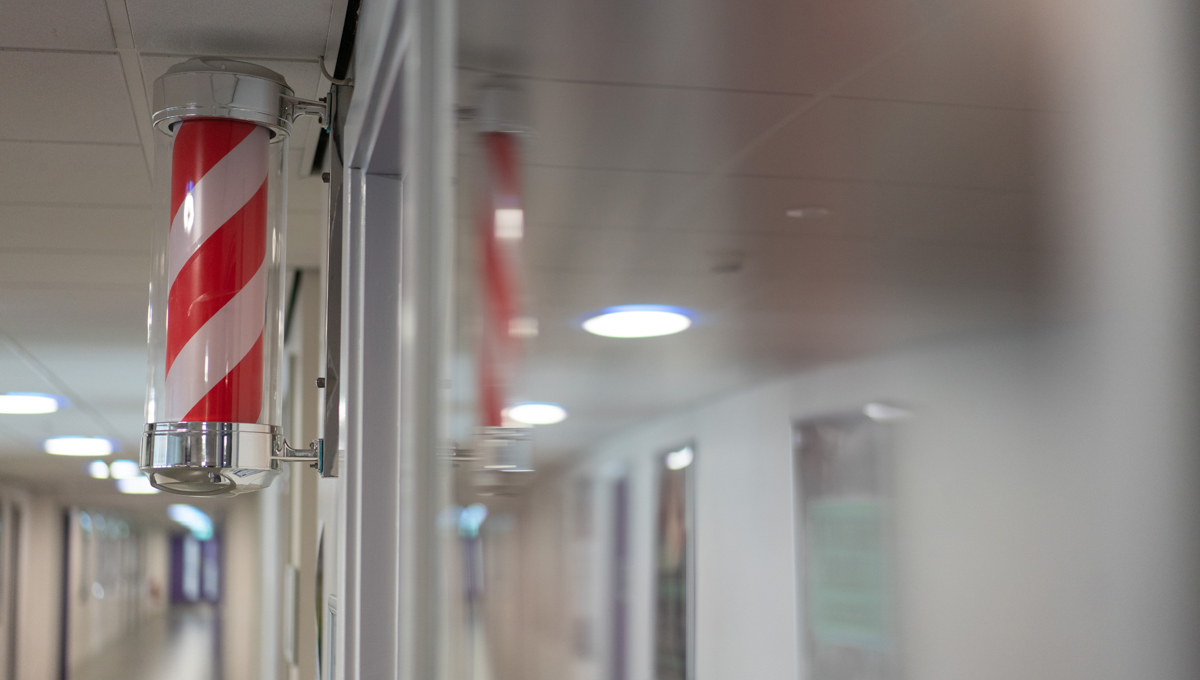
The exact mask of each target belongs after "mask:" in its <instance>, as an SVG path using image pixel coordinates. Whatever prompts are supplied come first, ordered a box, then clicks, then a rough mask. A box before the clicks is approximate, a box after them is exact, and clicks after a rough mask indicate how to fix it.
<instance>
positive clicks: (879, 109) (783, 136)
mask: <svg viewBox="0 0 1200 680" xmlns="http://www.w3.org/2000/svg"><path fill="white" fill-rule="evenodd" d="M1036 120H1037V119H1036V116H1035V115H1034V114H1032V113H1028V112H1023V111H1011V110H1000V109H982V108H975V107H962V106H946V105H932V104H914V103H906V102H889V101H876V100H865V99H845V98H840V97H834V98H831V99H829V100H826V101H824V102H822V103H821V104H819V105H818V106H816V107H815V108H814V109H813V110H812V111H810V112H808V113H806V114H805V115H803V116H800V117H798V118H797V119H796V120H794V121H792V122H791V123H789V124H788V125H787V126H786V127H785V128H783V129H782V130H780V131H779V132H778V133H776V134H775V135H773V136H772V137H771V138H770V139H768V140H766V141H765V142H764V143H763V144H762V145H761V146H759V147H758V149H757V150H756V151H755V152H754V153H752V154H750V155H749V156H748V157H747V158H746V159H745V160H744V161H743V162H741V163H740V164H739V165H738V166H737V167H736V169H735V170H734V174H741V175H766V176H774V177H808V178H822V179H861V180H876V181H893V182H902V183H907V184H933V185H945V186H958V187H984V188H1024V187H1028V186H1031V185H1032V184H1033V182H1034V180H1035V171H1036V169H1037V168H1036V165H1035V160H1034V151H1033V143H1034V126H1035V124H1036Z"/></svg>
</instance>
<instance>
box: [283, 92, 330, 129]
mask: <svg viewBox="0 0 1200 680" xmlns="http://www.w3.org/2000/svg"><path fill="white" fill-rule="evenodd" d="M283 106H284V115H285V116H287V118H288V120H290V121H291V122H293V123H294V122H296V119H297V118H299V117H300V116H316V117H317V124H318V125H320V126H321V127H328V126H329V120H330V115H329V97H321V98H320V99H316V100H313V99H301V98H299V97H289V96H287V95H284V96H283Z"/></svg>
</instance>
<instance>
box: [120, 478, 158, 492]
mask: <svg viewBox="0 0 1200 680" xmlns="http://www.w3.org/2000/svg"><path fill="white" fill-rule="evenodd" d="M117 491H120V492H121V493H132V494H152V493H158V489H156V488H154V487H153V486H151V485H150V478H149V477H147V476H145V475H140V476H138V477H130V478H128V479H118V480H117Z"/></svg>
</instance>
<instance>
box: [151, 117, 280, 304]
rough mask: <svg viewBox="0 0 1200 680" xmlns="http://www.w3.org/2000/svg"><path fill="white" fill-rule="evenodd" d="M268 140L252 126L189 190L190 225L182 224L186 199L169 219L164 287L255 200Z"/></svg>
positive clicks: (264, 172)
mask: <svg viewBox="0 0 1200 680" xmlns="http://www.w3.org/2000/svg"><path fill="white" fill-rule="evenodd" d="M268 143H269V137H268V136H267V131H266V129H265V128H261V127H255V128H254V132H251V133H250V134H249V135H246V138H245V139H243V140H242V141H241V142H238V145H237V146H235V147H233V149H232V150H231V151H230V152H229V153H228V154H226V155H225V157H224V158H222V159H221V160H219V161H217V163H216V165H214V166H212V168H211V169H209V171H208V172H206V173H204V176H203V177H201V178H200V181H198V182H196V186H195V187H194V188H193V189H192V196H193V199H192V200H193V204H192V205H193V207H192V215H189V217H192V225H191V228H190V229H188V228H186V226H187V225H185V224H184V208H185V207H186V205H187V201H186V200H185V201H184V202H183V203H181V204H180V206H179V210H178V211H177V212H176V213H175V217H174V218H173V219H172V220H171V235H170V244H169V246H168V248H169V251H168V252H169V253H170V254H169V255H168V257H167V286H168V287H170V286H171V285H173V284H174V283H175V277H176V276H178V275H179V270H181V269H183V265H185V264H187V261H188V259H189V258H191V256H192V255H193V254H195V252H196V251H197V250H199V249H200V246H202V245H204V242H205V241H206V240H208V237H209V236H212V235H213V233H214V232H216V231H217V230H218V229H220V228H221V225H223V224H225V223H226V222H228V221H229V218H231V217H233V216H234V215H236V214H237V212H238V211H239V210H241V209H242V206H244V205H246V203H247V202H248V201H249V200H250V199H251V198H254V194H256V193H258V190H259V189H260V188H261V187H262V184H263V182H265V181H267V164H268V161H269V157H270V153H269V152H268V151H267V145H268Z"/></svg>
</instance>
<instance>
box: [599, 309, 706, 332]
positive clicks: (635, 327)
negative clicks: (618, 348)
mask: <svg viewBox="0 0 1200 680" xmlns="http://www.w3.org/2000/svg"><path fill="white" fill-rule="evenodd" d="M693 317H695V313H694V312H692V311H691V310H690V309H685V308H683V307H674V306H672V305H618V306H616V307H609V308H607V309H602V310H600V311H598V312H596V313H594V314H592V315H590V316H589V317H588V318H587V319H586V320H585V321H584V322H583V330H585V331H587V332H589V333H592V334H593V335H602V336H604V337H607V338H652V337H656V336H659V335H672V334H674V333H679V332H682V331H685V330H687V329H688V328H689V327H690V326H691V325H692V319H693Z"/></svg>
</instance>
